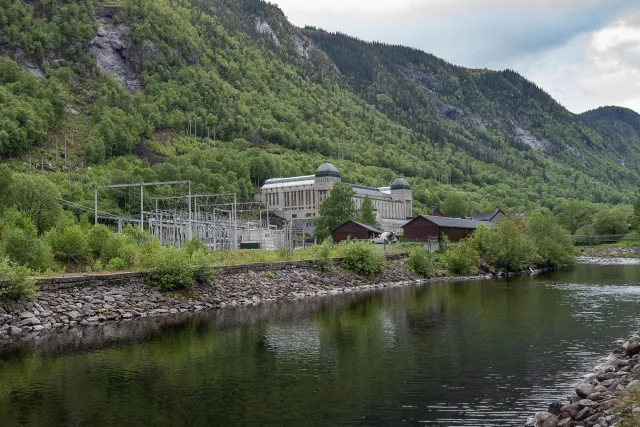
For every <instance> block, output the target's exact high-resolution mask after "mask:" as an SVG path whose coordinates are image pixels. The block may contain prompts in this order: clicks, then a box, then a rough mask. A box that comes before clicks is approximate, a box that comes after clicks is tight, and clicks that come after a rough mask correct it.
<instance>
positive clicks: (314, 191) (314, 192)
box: [260, 161, 413, 231]
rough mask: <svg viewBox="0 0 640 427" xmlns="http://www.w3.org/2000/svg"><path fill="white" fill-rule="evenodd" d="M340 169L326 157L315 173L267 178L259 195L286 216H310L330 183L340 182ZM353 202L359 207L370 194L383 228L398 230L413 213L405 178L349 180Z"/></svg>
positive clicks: (327, 191)
mask: <svg viewBox="0 0 640 427" xmlns="http://www.w3.org/2000/svg"><path fill="white" fill-rule="evenodd" d="M341 180H342V176H341V174H340V171H339V170H338V169H337V168H336V167H335V166H334V165H333V164H331V162H329V161H325V162H324V163H323V164H321V165H320V167H319V168H318V170H317V171H316V173H315V175H308V176H296V177H291V178H273V179H269V180H267V181H266V183H265V184H264V186H263V187H262V189H261V192H260V199H261V201H262V202H263V203H265V204H267V205H268V206H269V209H270V210H272V211H275V212H276V213H278V214H279V215H280V216H282V217H283V218H285V219H292V220H296V219H297V220H300V219H307V220H313V219H314V218H315V217H316V216H317V215H318V208H319V207H320V204H321V203H322V202H323V201H324V199H326V198H327V197H328V196H329V193H330V192H331V189H332V188H333V186H334V185H335V184H336V183H338V182H341ZM351 187H352V188H353V193H354V194H353V202H354V205H355V207H356V209H360V206H362V201H363V200H364V198H365V197H366V196H369V197H370V198H371V200H372V201H373V205H374V210H375V211H376V215H377V219H378V225H379V226H380V228H382V229H383V230H384V231H401V230H402V225H404V224H405V223H406V220H407V218H410V217H411V216H412V211H413V197H412V194H411V186H410V185H409V183H408V182H407V180H405V179H404V178H398V179H396V180H395V181H394V182H393V183H392V184H391V186H390V187H381V188H376V187H365V186H361V185H355V184H351Z"/></svg>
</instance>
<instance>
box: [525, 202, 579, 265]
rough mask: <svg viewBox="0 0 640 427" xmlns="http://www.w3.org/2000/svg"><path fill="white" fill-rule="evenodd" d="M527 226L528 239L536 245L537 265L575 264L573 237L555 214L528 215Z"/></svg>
mask: <svg viewBox="0 0 640 427" xmlns="http://www.w3.org/2000/svg"><path fill="white" fill-rule="evenodd" d="M525 227H526V235H527V239H529V240H530V241H531V242H532V243H533V245H534V247H535V255H534V262H535V264H536V266H538V267H553V268H557V267H562V266H570V265H574V264H575V262H576V259H575V249H574V246H573V238H572V237H571V234H570V233H569V231H567V230H566V229H565V228H564V227H562V226H561V225H560V224H559V223H558V221H557V220H556V219H555V218H554V217H553V216H551V215H542V214H531V215H528V216H527V217H526V218H525Z"/></svg>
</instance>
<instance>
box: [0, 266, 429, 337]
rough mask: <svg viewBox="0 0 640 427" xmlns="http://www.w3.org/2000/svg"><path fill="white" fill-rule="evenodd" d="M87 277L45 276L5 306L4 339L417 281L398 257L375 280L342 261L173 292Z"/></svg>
mask: <svg viewBox="0 0 640 427" xmlns="http://www.w3.org/2000/svg"><path fill="white" fill-rule="evenodd" d="M84 277H85V276H81V277H79V278H74V277H72V278H60V279H59V280H57V281H56V279H47V280H43V281H42V283H41V288H42V290H41V292H40V295H39V296H38V298H37V299H36V300H35V301H33V302H19V303H11V304H6V305H4V306H2V307H0V345H1V343H2V342H3V341H11V340H14V339H19V338H21V337H25V336H33V335H38V334H43V333H47V332H48V331H51V330H54V329H67V328H69V327H72V326H75V325H99V324H101V323H104V322H108V321H118V320H130V319H136V318H142V317H148V316H161V315H172V314H178V313H187V312H199V311H203V310H209V309H214V308H222V307H228V306H243V305H245V306H246V305H256V304H260V303H262V302H270V301H276V300H284V299H300V298H307V297H313V296H322V295H330V294H339V293H349V292H354V291H356V290H370V289H376V288H382V287H387V286H391V285H393V284H398V283H402V284H407V283H415V282H416V281H417V279H416V277H415V276H414V275H413V274H412V273H411V272H410V271H409V270H408V269H407V268H406V267H405V266H404V262H403V261H402V260H398V259H395V260H390V261H389V262H388V268H387V269H386V271H385V273H383V274H382V275H380V276H378V277H376V278H375V279H372V280H368V279H366V278H363V277H361V276H358V275H356V274H353V273H350V272H348V271H346V270H343V269H341V268H339V267H336V268H335V269H334V270H333V271H332V272H329V273H323V272H321V271H318V270H316V269H314V268H313V267H312V266H311V264H310V263H309V262H294V263H274V264H261V265H256V266H253V267H250V266H233V267H229V268H227V269H223V270H222V272H221V273H220V275H219V276H218V278H217V280H216V283H212V284H210V285H206V286H198V287H196V288H194V289H192V290H190V291H188V292H176V293H168V294H167V293H161V292H158V291H156V290H154V289H152V288H150V287H148V286H147V285H145V283H144V275H143V274H142V273H122V274H115V275H102V276H101V275H96V276H90V277H91V279H90V280H84Z"/></svg>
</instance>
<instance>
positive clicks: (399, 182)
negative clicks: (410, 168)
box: [391, 177, 413, 218]
mask: <svg viewBox="0 0 640 427" xmlns="http://www.w3.org/2000/svg"><path fill="white" fill-rule="evenodd" d="M391 197H392V198H393V200H394V201H401V202H403V203H404V208H405V217H406V218H410V217H412V216H413V196H412V194H411V184H409V182H408V181H407V180H406V179H404V178H402V177H398V178H397V179H396V180H395V181H393V183H392V184H391Z"/></svg>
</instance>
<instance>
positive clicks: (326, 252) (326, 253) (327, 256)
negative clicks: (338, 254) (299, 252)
mask: <svg viewBox="0 0 640 427" xmlns="http://www.w3.org/2000/svg"><path fill="white" fill-rule="evenodd" d="M332 253H333V239H331V238H330V237H329V238H326V239H325V240H324V242H322V243H321V244H320V245H317V246H315V247H313V252H312V256H313V259H312V262H313V266H314V267H315V268H317V269H319V270H321V271H331V270H332V269H333V257H332Z"/></svg>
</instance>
